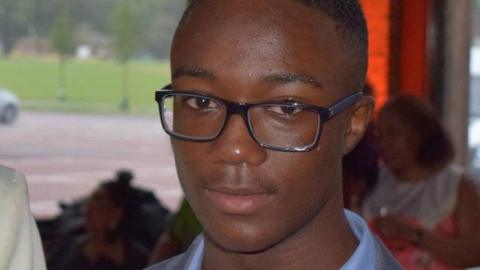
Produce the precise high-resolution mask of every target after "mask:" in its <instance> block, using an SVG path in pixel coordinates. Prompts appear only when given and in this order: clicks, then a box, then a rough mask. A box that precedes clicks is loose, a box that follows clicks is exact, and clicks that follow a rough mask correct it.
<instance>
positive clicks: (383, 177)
mask: <svg viewBox="0 0 480 270" xmlns="http://www.w3.org/2000/svg"><path fill="white" fill-rule="evenodd" d="M462 175H463V173H462V171H461V170H460V169H459V168H458V167H455V166H453V165H450V166H447V167H446V168H444V169H443V170H441V171H439V172H438V173H436V174H435V175H432V176H430V177H429V178H427V179H424V180H422V181H418V182H415V183H407V182H401V181H398V180H397V179H396V177H395V176H394V175H393V174H392V172H391V171H389V170H388V169H386V168H382V170H381V172H380V175H379V181H378V183H377V186H376V187H375V189H374V190H373V192H372V193H371V194H370V195H369V196H368V197H367V199H366V200H365V202H364V204H363V207H362V212H363V215H364V217H365V219H366V220H367V221H368V222H369V224H370V225H371V224H373V223H374V222H375V219H376V218H378V217H380V216H386V215H391V216H395V217H397V218H400V220H402V221H403V222H405V223H407V224H410V225H412V226H415V227H417V228H421V229H423V230H427V231H430V232H432V233H433V234H435V235H438V236H443V237H454V236H456V235H457V233H458V230H457V228H456V226H455V221H454V218H453V215H454V209H455V205H456V201H457V194H458V187H459V183H460V180H461V179H462ZM371 227H372V226H371ZM372 229H373V228H372ZM378 235H379V236H380V238H382V234H381V233H378ZM383 240H384V242H385V244H386V245H387V247H388V248H389V249H390V251H391V252H392V253H393V255H394V256H395V257H396V258H397V260H398V261H399V262H400V264H402V266H403V267H404V268H405V269H407V270H425V269H432V270H453V269H459V268H455V267H451V266H448V265H446V264H444V263H443V262H441V261H440V260H438V259H437V258H435V257H433V256H432V255H431V254H429V253H428V252H427V251H425V250H423V249H420V248H418V247H417V246H415V245H413V244H412V243H410V242H405V241H391V240H387V239H383Z"/></svg>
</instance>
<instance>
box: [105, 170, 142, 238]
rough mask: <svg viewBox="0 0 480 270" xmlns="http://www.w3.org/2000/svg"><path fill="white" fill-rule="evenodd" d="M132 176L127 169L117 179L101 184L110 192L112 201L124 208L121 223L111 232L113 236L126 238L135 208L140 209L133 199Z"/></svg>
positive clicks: (120, 172)
mask: <svg viewBox="0 0 480 270" xmlns="http://www.w3.org/2000/svg"><path fill="white" fill-rule="evenodd" d="M132 178H133V175H132V174H131V173H130V174H129V175H127V174H126V173H125V171H119V172H118V173H117V178H116V179H114V180H107V181H105V182H102V183H101V184H100V188H101V189H102V190H103V191H105V192H106V193H107V194H108V197H109V199H110V200H111V202H112V203H113V204H114V205H115V206H117V207H119V208H120V209H121V210H122V217H121V219H120V221H119V223H118V224H117V226H116V228H115V229H114V230H113V231H112V232H109V234H111V237H112V238H114V237H120V238H125V237H126V236H127V235H128V234H129V233H130V227H131V226H130V223H131V220H132V218H133V215H134V211H135V209H138V205H135V200H133V196H132V187H131V186H130V181H131V180H132Z"/></svg>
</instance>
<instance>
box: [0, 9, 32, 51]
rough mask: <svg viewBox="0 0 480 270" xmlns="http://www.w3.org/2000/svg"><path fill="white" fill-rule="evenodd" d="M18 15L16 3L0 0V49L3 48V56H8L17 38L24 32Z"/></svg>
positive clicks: (24, 29) (23, 26) (24, 28)
mask: <svg viewBox="0 0 480 270" xmlns="http://www.w3.org/2000/svg"><path fill="white" fill-rule="evenodd" d="M20 15H21V13H20V12H19V3H18V2H17V1H15V0H0V49H1V48H2V47H3V50H4V53H5V55H9V54H10V52H11V51H12V49H13V48H14V47H15V43H16V41H17V38H18V37H19V36H21V35H22V34H24V33H25V32H26V27H25V23H24V22H23V21H22V18H21V16H20ZM1 53H2V52H1V51H0V56H1Z"/></svg>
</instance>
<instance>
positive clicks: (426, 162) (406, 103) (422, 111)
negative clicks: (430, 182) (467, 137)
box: [380, 94, 455, 168]
mask: <svg viewBox="0 0 480 270" xmlns="http://www.w3.org/2000/svg"><path fill="white" fill-rule="evenodd" d="M382 114H393V115H395V116H396V117H398V118H399V119H400V120H401V121H402V122H403V123H404V124H405V125H407V127H408V128H409V129H410V130H412V131H414V132H415V133H416V136H418V139H419V140H418V147H417V151H418V152H417V154H416V156H417V162H418V163H419V164H420V165H421V166H423V167H426V168H432V167H436V166H440V167H442V166H445V165H446V164H447V163H449V162H450V161H451V160H452V159H453V157H454V154H455V153H454V149H453V145H452V142H451V140H450V137H449V136H448V134H447V132H446V130H445V129H444V127H443V125H442V123H441V121H440V118H439V117H438V114H437V112H436V111H435V109H434V108H433V106H432V104H431V103H429V102H427V101H426V100H422V99H420V98H418V97H415V96H412V95H406V94H401V95H398V96H395V97H393V98H391V99H390V100H389V101H388V102H387V103H386V104H385V106H384V107H383V108H382V109H381V110H380V115H382Z"/></svg>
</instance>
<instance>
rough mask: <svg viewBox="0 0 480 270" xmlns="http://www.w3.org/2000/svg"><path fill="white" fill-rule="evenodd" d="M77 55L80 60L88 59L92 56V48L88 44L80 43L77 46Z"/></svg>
mask: <svg viewBox="0 0 480 270" xmlns="http://www.w3.org/2000/svg"><path fill="white" fill-rule="evenodd" d="M75 56H76V58H77V59H80V60H87V59H90V58H91V57H92V48H91V47H90V46H88V45H79V46H78V47H77V50H76V53H75Z"/></svg>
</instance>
